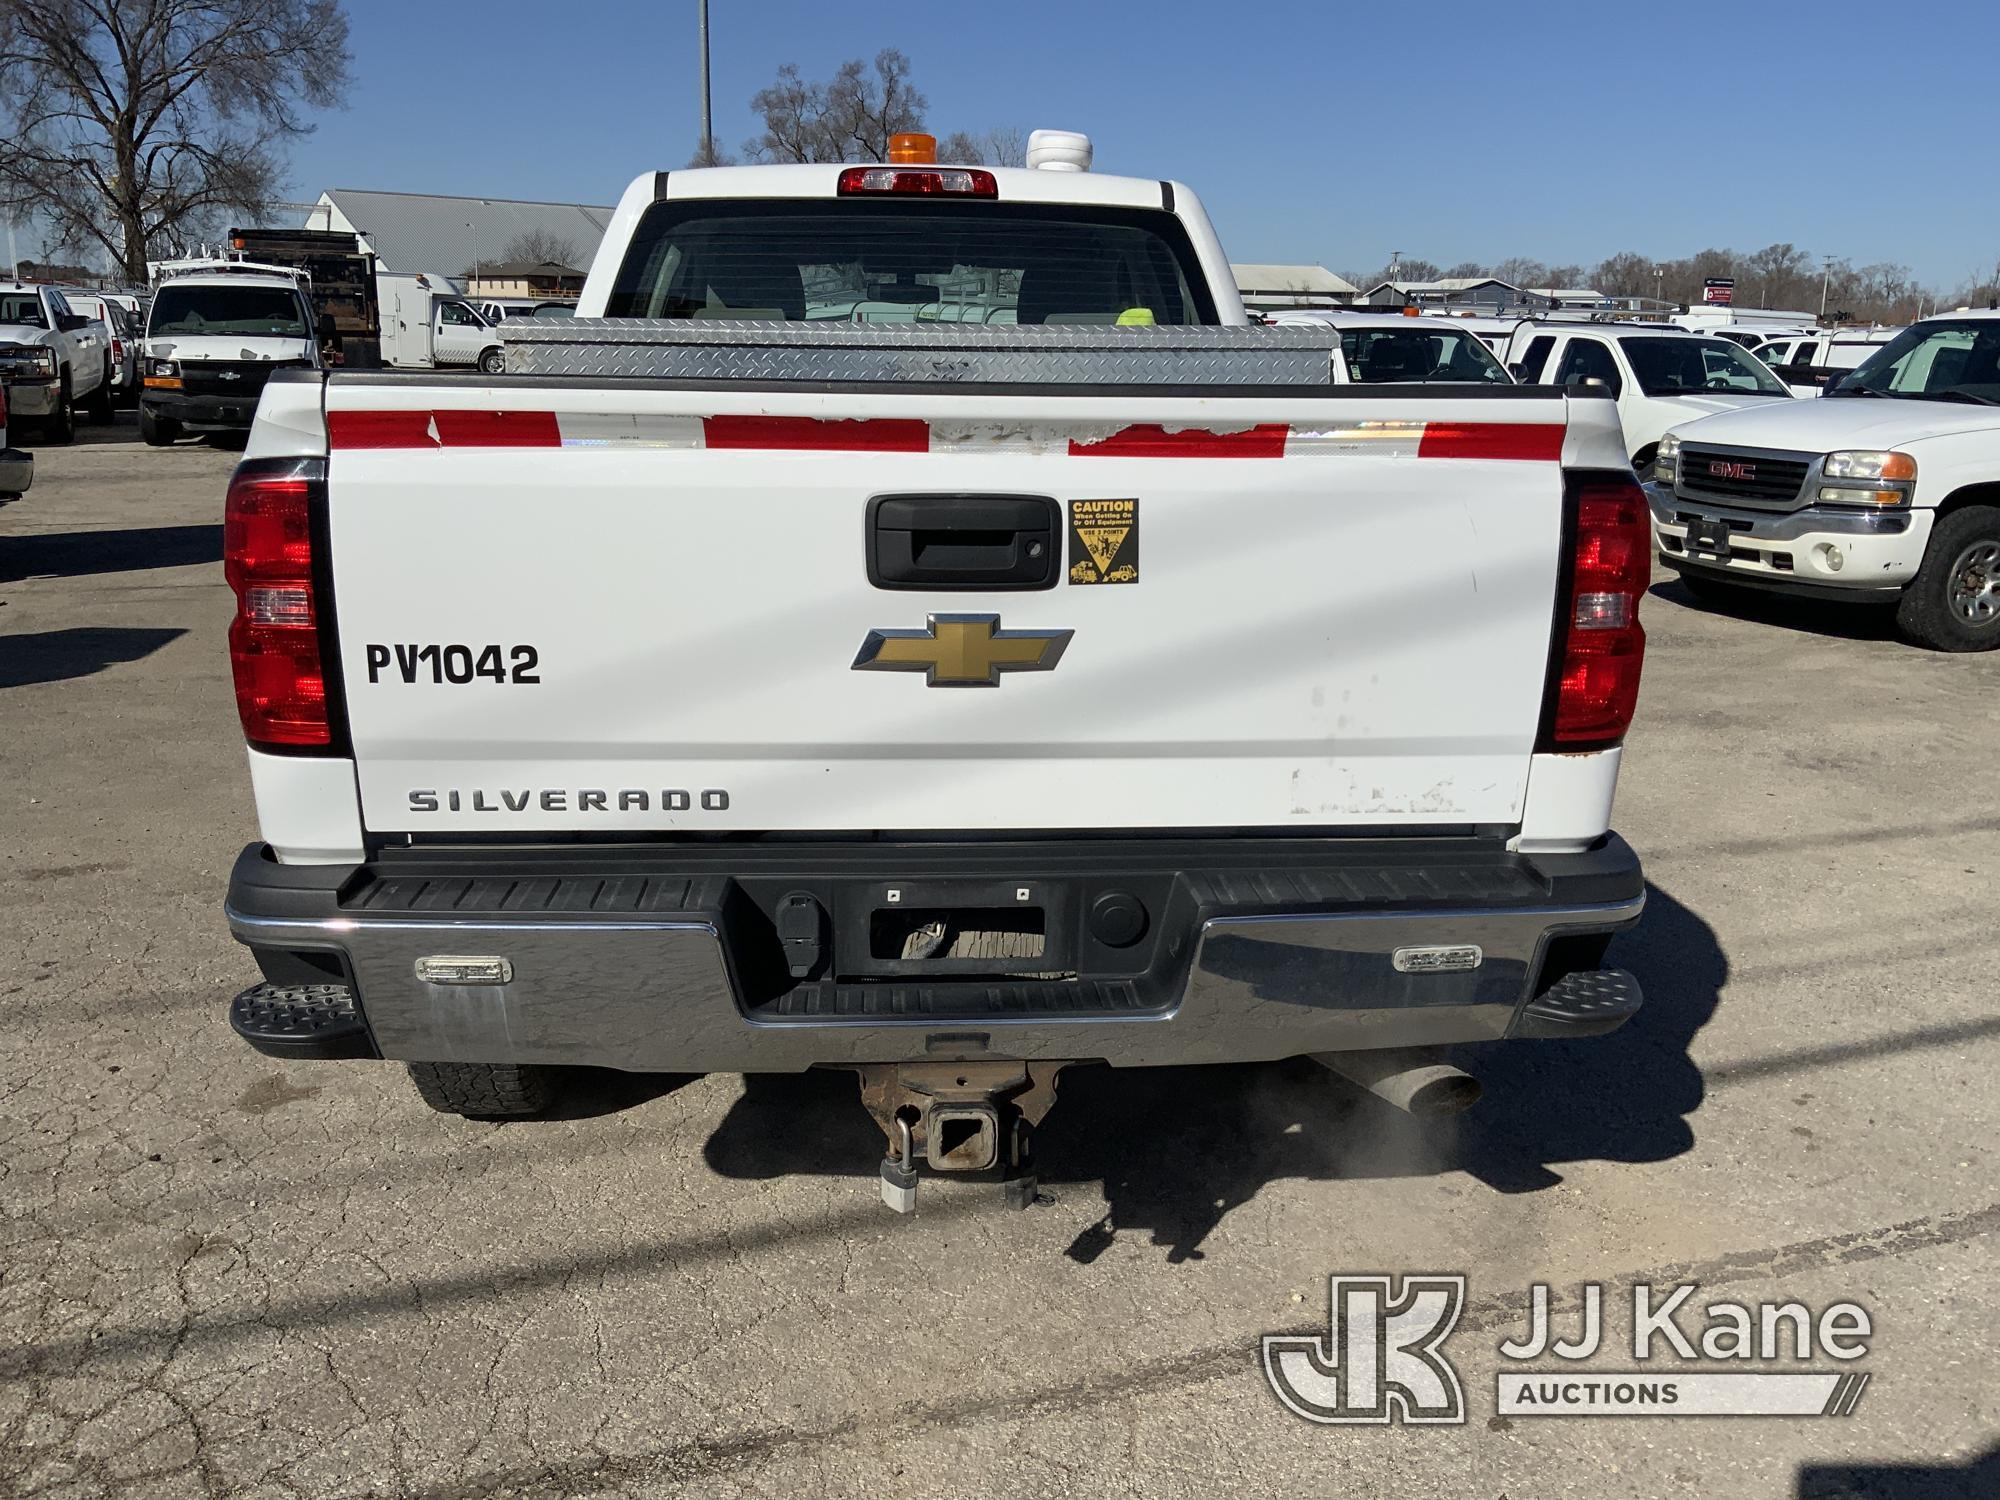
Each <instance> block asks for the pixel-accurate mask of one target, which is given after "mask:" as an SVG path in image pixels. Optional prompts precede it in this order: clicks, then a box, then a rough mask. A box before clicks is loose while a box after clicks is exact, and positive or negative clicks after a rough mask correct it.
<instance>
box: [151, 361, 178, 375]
mask: <svg viewBox="0 0 2000 1500" xmlns="http://www.w3.org/2000/svg"><path fill="white" fill-rule="evenodd" d="M180 372H181V362H180V361H179V360H177V359H149V360H147V361H146V373H147V374H148V375H178V374H180Z"/></svg>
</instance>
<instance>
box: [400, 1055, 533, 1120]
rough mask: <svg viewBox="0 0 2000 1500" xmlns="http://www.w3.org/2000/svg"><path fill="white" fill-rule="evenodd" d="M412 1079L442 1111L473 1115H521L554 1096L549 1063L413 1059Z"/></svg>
mask: <svg viewBox="0 0 2000 1500" xmlns="http://www.w3.org/2000/svg"><path fill="white" fill-rule="evenodd" d="M407 1066H408V1067H409V1070H410V1082H412V1083H414V1084H415V1085H416V1086H417V1092H418V1093H419V1094H421V1095H423V1099H424V1103H426V1104H428V1105H429V1106H430V1107H431V1108H432V1109H434V1110H437V1111H438V1112H439V1113H440V1114H447V1115H464V1116H465V1118H466V1119H468V1120H516V1119H521V1118H523V1117H525V1116H528V1115H538V1114H540V1113H541V1112H542V1111H543V1110H545V1109H547V1108H548V1107H549V1101H550V1100H552V1099H553V1098H554V1097H555V1089H554V1087H553V1086H552V1082H551V1078H550V1072H551V1070H550V1069H548V1068H536V1067H517V1066H515V1065H514V1064H512V1063H450V1062H413V1063H410V1064H408V1065H407Z"/></svg>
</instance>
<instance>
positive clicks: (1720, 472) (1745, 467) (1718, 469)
mask: <svg viewBox="0 0 2000 1500" xmlns="http://www.w3.org/2000/svg"><path fill="white" fill-rule="evenodd" d="M1708 472H1709V475H1710V477H1712V478H1715V479H1755V478H1756V477H1757V466H1756V465H1755V464H1730V463H1724V462H1723V461H1722V460H1721V459H1719V458H1714V459H1710V460H1709V464H1708Z"/></svg>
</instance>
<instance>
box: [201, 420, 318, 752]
mask: <svg viewBox="0 0 2000 1500" xmlns="http://www.w3.org/2000/svg"><path fill="white" fill-rule="evenodd" d="M324 472H325V471H324V469H323V467H322V465H321V462H320V461H319V460H318V459H253V460H250V461H248V462H245V463H242V464H239V465H237V468H236V473H235V474H234V475H233V476H232V477H231V479H230V481H229V499H228V502H227V503H226V505H225V506H224V508H223V520H222V570H223V576H224V577H225V578H227V579H228V580H229V587H230V588H231V589H232V590H234V591H235V594H236V617H235V619H233V620H232V621H230V625H229V665H230V668H231V670H232V672H233V673H234V675H235V678H236V712H237V714H238V716H239V717H240V718H241V719H242V720H243V737H244V738H245V739H247V740H248V741H249V742H250V743H251V744H252V745H253V746H255V747H257V748H258V749H271V748H285V749H298V748H303V747H316V748H321V749H325V748H330V747H331V746H332V744H333V719H332V714H331V710H330V705H329V695H328V692H327V678H326V672H325V671H324V669H323V668H322V665H321V658H320V623H321V610H320V600H319V597H318V595H319V587H318V584H317V582H316V576H315V575H316V569H315V567H314V563H315V560H316V559H315V557H314V541H313V536H314V517H313V505H314V501H315V499H316V498H317V497H318V495H319V493H320V492H321V490H322V489H323V488H324Z"/></svg>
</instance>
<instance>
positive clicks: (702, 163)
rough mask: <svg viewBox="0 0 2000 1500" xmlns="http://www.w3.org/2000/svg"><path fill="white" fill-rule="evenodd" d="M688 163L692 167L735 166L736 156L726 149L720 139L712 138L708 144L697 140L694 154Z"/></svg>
mask: <svg viewBox="0 0 2000 1500" xmlns="http://www.w3.org/2000/svg"><path fill="white" fill-rule="evenodd" d="M688 165H689V166H691V167H733V166H735V165H736V158H735V157H733V156H731V155H730V154H729V153H728V152H727V151H725V150H724V149H723V147H722V143H721V142H719V141H716V140H713V139H711V140H709V141H708V142H707V143H706V144H703V143H702V142H699V141H697V142H696V143H695V148H694V154H693V155H692V156H690V157H689V158H688Z"/></svg>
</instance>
